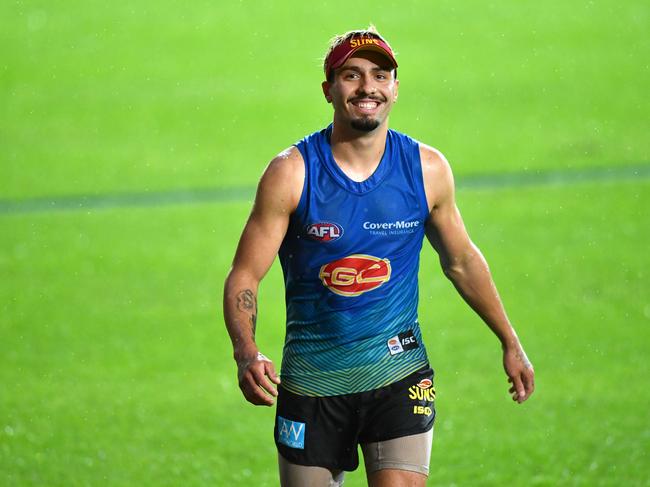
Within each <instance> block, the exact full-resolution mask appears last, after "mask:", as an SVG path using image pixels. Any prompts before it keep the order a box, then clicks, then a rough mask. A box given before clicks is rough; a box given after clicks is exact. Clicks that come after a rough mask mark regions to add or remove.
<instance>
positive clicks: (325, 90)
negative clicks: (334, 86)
mask: <svg viewBox="0 0 650 487" xmlns="http://www.w3.org/2000/svg"><path fill="white" fill-rule="evenodd" d="M321 88H323V95H325V99H326V100H327V103H332V97H331V96H330V82H329V81H323V83H322V84H321Z"/></svg>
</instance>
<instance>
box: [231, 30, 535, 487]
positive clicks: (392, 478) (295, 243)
mask: <svg viewBox="0 0 650 487" xmlns="http://www.w3.org/2000/svg"><path fill="white" fill-rule="evenodd" d="M324 72H325V81H324V82H323V84H322V89H323V94H324V95H325V99H326V100H327V102H328V103H331V104H332V106H333V108H334V120H333V123H332V124H331V125H330V126H328V127H327V128H325V129H323V130H321V131H319V132H316V133H314V134H311V135H309V136H307V137H305V138H304V139H302V140H301V141H300V142H298V143H297V144H295V145H294V146H292V147H291V148H289V149H287V150H286V151H284V152H282V153H281V154H280V155H278V156H277V157H276V158H274V159H273V160H272V161H271V163H270V164H269V166H268V167H267V169H266V171H265V172H264V175H263V176H262V179H261V181H260V183H259V187H258V191H257V196H256V198H255V203H254V205H253V210H252V212H251V215H250V217H249V220H248V222H247V223H246V226H245V228H244V231H243V234H242V236H241V239H240V242H239V246H238V248H237V252H236V254H235V259H234V262H233V266H232V269H231V271H230V273H229V275H228V278H227V279H226V284H225V292H224V317H225V321H226V326H227V328H228V332H229V334H230V337H231V339H232V342H233V349H234V357H235V360H236V362H237V368H238V378H239V386H240V388H241V390H242V392H243V394H244V396H245V398H246V399H247V400H248V401H249V402H251V403H253V404H256V405H269V406H270V405H273V404H274V402H275V399H276V397H277V409H276V421H275V431H274V434H275V442H276V445H277V448H278V452H279V455H278V458H279V468H280V480H281V484H282V485H283V486H285V487H294V486H296V487H297V486H305V485H310V486H336V485H341V484H342V483H343V475H344V471H352V470H355V469H356V468H357V466H358V462H359V459H358V454H357V451H358V446H359V445H360V446H361V450H362V452H363V457H364V462H365V465H366V472H367V475H368V484H369V485H370V486H372V487H381V486H390V487H400V486H424V485H425V483H426V478H427V475H428V472H429V456H430V451H431V441H432V435H433V429H432V428H433V422H434V418H435V409H434V399H435V390H434V387H433V370H432V369H431V367H430V364H429V359H428V357H427V354H426V351H425V347H424V344H423V342H422V334H421V332H420V325H419V322H418V315H417V307H418V282H417V279H418V268H419V255H420V250H421V248H422V242H423V240H424V237H425V236H426V237H427V239H428V241H429V242H430V244H431V245H432V247H433V248H434V249H435V251H436V252H437V253H438V255H439V258H440V263H441V266H442V269H443V271H444V273H445V275H446V276H447V277H448V278H449V279H451V281H452V282H453V284H454V285H455V287H456V289H457V290H458V292H459V293H460V294H461V295H462V297H463V298H464V299H465V301H466V302H467V303H468V304H469V305H470V306H471V307H472V308H473V309H474V310H475V311H476V313H477V314H478V315H479V316H480V317H481V318H482V319H483V321H484V322H485V323H486V324H487V325H488V326H489V327H490V329H491V330H492V331H493V332H494V334H495V335H496V336H497V338H498V339H499V341H500V342H501V346H502V350H503V366H504V369H505V372H506V375H507V376H508V381H509V382H510V383H511V387H510V393H511V394H512V398H513V399H514V400H515V401H517V402H518V403H521V402H523V401H525V400H526V399H527V398H528V397H529V396H530V395H531V394H532V392H533V389H534V383H533V379H534V373H533V368H532V366H531V364H530V362H529V361H528V359H527V358H526V354H525V353H524V350H523V348H522V346H521V344H520V342H519V339H518V338H517V335H516V333H515V331H514V329H513V328H512V326H511V324H510V322H509V320H508V318H507V316H506V313H505V310H504V308H503V306H502V304H501V301H500V299H499V296H498V293H497V291H496V288H495V286H494V283H493V281H492V278H491V275H490V272H489V269H488V266H487V264H486V262H485V259H484V258H483V256H482V255H481V253H480V251H479V250H478V249H477V248H476V246H475V245H474V244H473V243H472V242H471V240H470V238H469V237H468V235H467V232H466V230H465V227H464V225H463V221H462V218H461V216H460V213H459V211H458V208H457V207H456V203H455V197H454V183H453V178H452V173H451V169H450V167H449V164H448V163H447V161H446V160H445V158H444V157H443V156H442V154H441V153H440V152H438V151H437V150H435V149H433V148H431V147H429V146H427V145H424V144H422V143H420V142H418V141H416V140H414V139H412V138H410V137H408V136H406V135H404V134H401V133H399V132H396V131H394V130H390V129H389V128H388V116H389V114H390V111H391V109H392V107H393V104H394V103H395V101H396V100H397V93H398V87H399V81H398V80H397V61H396V59H395V56H394V54H393V51H392V49H391V47H390V46H389V44H388V43H387V42H386V40H385V39H384V38H383V37H381V36H380V35H379V33H378V32H377V31H376V30H375V29H374V28H369V29H367V30H360V31H351V32H348V33H346V34H343V35H340V36H337V37H335V38H334V39H333V40H332V42H331V45H330V48H329V50H328V52H327V54H326V56H325V61H324ZM276 255H279V258H280V263H281V265H282V270H283V273H284V280H285V287H286V309H287V323H286V339H285V345H284V353H283V358H282V369H281V377H282V381H280V378H279V377H278V376H277V375H276V372H275V368H274V365H273V362H272V361H271V360H269V359H268V358H266V357H265V356H264V355H262V354H261V353H260V351H259V349H258V348H257V345H256V344H255V327H256V323H257V290H258V286H259V283H260V281H261V280H262V278H263V277H264V275H265V274H266V272H267V271H268V269H269V268H270V266H271V264H272V263H273V260H274V258H275V256H276ZM276 387H277V389H276Z"/></svg>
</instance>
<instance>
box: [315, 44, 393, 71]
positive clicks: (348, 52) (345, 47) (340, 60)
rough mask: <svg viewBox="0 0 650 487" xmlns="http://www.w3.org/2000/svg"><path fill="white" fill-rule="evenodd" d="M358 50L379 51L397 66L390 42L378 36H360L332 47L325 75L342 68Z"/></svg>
mask: <svg viewBox="0 0 650 487" xmlns="http://www.w3.org/2000/svg"><path fill="white" fill-rule="evenodd" d="M357 51H376V52H379V53H381V54H383V55H384V56H386V57H387V58H388V59H389V61H390V63H391V65H392V66H393V68H397V61H395V55H394V54H393V50H392V49H391V48H390V46H389V45H388V44H386V43H385V42H384V41H382V40H381V39H378V38H376V37H370V36H360V37H352V38H350V39H348V40H346V41H345V42H342V43H341V44H339V45H338V46H336V47H335V48H334V49H332V52H330V54H329V56H327V59H326V60H325V76H328V75H329V73H330V72H331V71H333V70H335V69H336V68H340V67H341V66H342V65H343V64H344V63H345V61H347V60H348V59H349V58H350V56H352V54H354V53H355V52H357Z"/></svg>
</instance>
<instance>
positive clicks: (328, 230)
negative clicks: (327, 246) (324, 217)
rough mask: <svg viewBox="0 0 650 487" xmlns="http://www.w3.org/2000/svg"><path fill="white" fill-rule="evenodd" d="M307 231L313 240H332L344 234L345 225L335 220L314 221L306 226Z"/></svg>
mask: <svg viewBox="0 0 650 487" xmlns="http://www.w3.org/2000/svg"><path fill="white" fill-rule="evenodd" d="M305 233H307V236H308V237H309V238H311V239H313V240H318V241H319V242H331V241H332V240H338V239H339V238H341V235H343V227H342V226H341V225H339V224H338V223H333V222H320V223H312V224H311V225H307V226H306V227H305Z"/></svg>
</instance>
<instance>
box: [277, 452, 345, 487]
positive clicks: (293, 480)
mask: <svg viewBox="0 0 650 487" xmlns="http://www.w3.org/2000/svg"><path fill="white" fill-rule="evenodd" d="M278 466H279V469H280V485H281V487H340V486H341V485H343V477H344V472H343V471H341V470H329V469H327V468H323V467H309V466H305V465H297V464H295V463H291V462H289V461H288V460H287V459H285V458H284V457H283V456H282V455H280V454H278Z"/></svg>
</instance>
